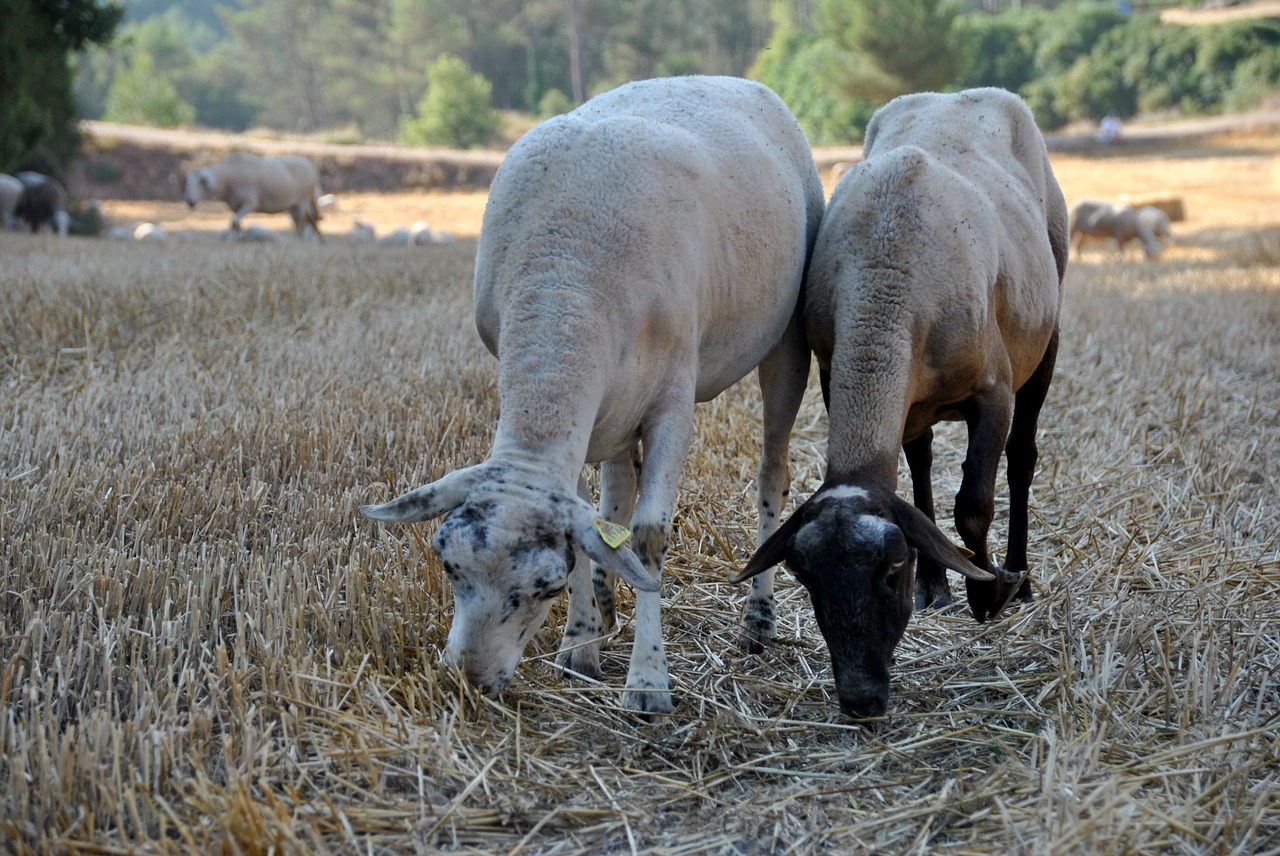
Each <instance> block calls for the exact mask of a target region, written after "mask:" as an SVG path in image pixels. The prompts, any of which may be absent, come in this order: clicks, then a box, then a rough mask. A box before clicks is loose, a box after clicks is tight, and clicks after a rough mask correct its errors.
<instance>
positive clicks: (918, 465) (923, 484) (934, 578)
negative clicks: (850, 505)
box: [902, 428, 951, 609]
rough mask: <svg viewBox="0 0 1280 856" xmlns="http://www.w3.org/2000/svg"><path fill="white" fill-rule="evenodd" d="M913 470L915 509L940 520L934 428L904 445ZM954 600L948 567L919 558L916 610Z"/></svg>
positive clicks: (912, 490) (937, 606)
mask: <svg viewBox="0 0 1280 856" xmlns="http://www.w3.org/2000/svg"><path fill="white" fill-rule="evenodd" d="M902 451H903V452H904V453H905V454H906V457H907V466H908V467H909V468H910V469H911V493H912V498H913V500H914V502H915V506H916V508H918V509H920V510H921V511H923V512H924V513H925V516H926V517H928V518H929V519H930V520H935V521H936V520H937V518H936V517H935V515H934V507H933V429H932V428H928V429H926V430H925V432H924V433H923V434H921V435H920V436H919V437H917V438H915V439H914V440H911V441H910V442H907V443H903V444H902ZM949 603H951V588H950V586H948V585H947V573H946V569H945V568H943V567H942V566H941V565H939V564H938V563H937V562H935V561H934V560H933V559H930V558H929V557H928V556H925V555H923V554H921V555H918V556H917V557H916V609H941V608H942V607H944V606H946V605H947V604H949Z"/></svg>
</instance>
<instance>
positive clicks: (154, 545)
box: [0, 138, 1280, 854]
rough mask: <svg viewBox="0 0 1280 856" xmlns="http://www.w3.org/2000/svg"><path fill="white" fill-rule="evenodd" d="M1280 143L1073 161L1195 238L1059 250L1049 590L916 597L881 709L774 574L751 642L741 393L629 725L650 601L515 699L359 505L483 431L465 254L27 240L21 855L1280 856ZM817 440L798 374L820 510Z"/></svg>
mask: <svg viewBox="0 0 1280 856" xmlns="http://www.w3.org/2000/svg"><path fill="white" fill-rule="evenodd" d="M1278 153H1280V140H1276V139H1266V138H1250V139H1228V140H1220V141H1217V142H1215V143H1213V144H1198V145H1196V146H1194V147H1191V146H1182V147H1179V148H1166V149H1160V148H1147V149H1142V150H1127V151H1124V152H1123V153H1111V154H1110V155H1109V156H1107V157H1085V156H1071V157H1068V156H1055V159H1054V161H1055V167H1056V169H1057V170H1058V174H1059V177H1060V179H1061V181H1062V183H1063V186H1064V189H1065V190H1066V193H1067V196H1068V198H1069V199H1070V198H1072V197H1074V196H1077V195H1080V194H1084V193H1090V194H1099V195H1107V196H1113V195H1115V194H1117V193H1121V192H1130V193H1144V192H1157V191H1158V192H1173V193H1178V194H1181V195H1182V196H1183V197H1184V199H1185V201H1186V205H1187V209H1188V214H1189V219H1188V220H1187V221H1186V222H1184V223H1181V224H1177V229H1178V233H1179V234H1180V235H1181V237H1182V239H1183V243H1182V244H1181V245H1179V246H1177V247H1173V248H1171V249H1170V250H1169V251H1168V252H1167V253H1166V254H1165V257H1164V258H1163V260H1162V261H1159V262H1157V263H1147V262H1144V261H1142V260H1141V259H1140V258H1137V257H1136V255H1132V256H1130V257H1128V258H1125V259H1117V258H1114V257H1112V256H1110V255H1108V254H1105V253H1099V252H1096V251H1095V252H1090V253H1087V254H1086V255H1085V257H1084V258H1083V260H1078V261H1077V260H1073V263H1072V265H1071V267H1070V269H1069V272H1068V280H1067V289H1068V296H1067V300H1066V308H1065V316H1064V323H1063V345H1062V355H1061V358H1060V361H1059V368H1058V375H1057V378H1056V380H1055V383H1054V386H1053V389H1052V391H1051V394H1050V398H1049V402H1048V404H1047V406H1046V409H1045V414H1044V418H1043V420H1042V425H1041V435H1042V444H1041V452H1042V458H1041V467H1040V472H1039V475H1038V478H1037V483H1036V486H1035V490H1034V493H1033V524H1034V531H1033V533H1032V541H1031V551H1032V552H1031V557H1032V567H1033V573H1034V574H1035V584H1036V595H1037V599H1036V602H1035V603H1034V604H1033V605H1032V606H1030V607H1029V608H1024V609H1019V610H1016V611H1014V612H1012V613H1011V614H1008V615H1007V616H1005V617H1003V618H1001V619H1000V620H999V621H996V622H994V623H992V624H989V625H983V626H979V625H977V624H975V623H974V622H973V621H972V620H971V619H970V618H969V617H968V615H967V613H966V610H965V607H964V606H963V604H962V603H958V604H956V605H955V606H953V607H951V608H950V609H948V610H947V611H945V612H943V613H941V614H937V613H930V614H923V615H917V616H915V617H914V618H913V620H912V624H911V627H910V628H909V629H908V631H907V636H906V638H905V640H904V642H903V644H902V646H901V648H900V649H899V653H898V662H897V666H896V672H895V674H894V680H893V686H892V697H891V702H890V711H889V716H888V719H887V721H885V722H884V723H883V724H882V725H881V726H880V727H879V728H878V729H877V730H874V731H869V730H867V729H864V728H862V727H859V726H856V725H852V724H849V723H847V722H846V721H844V720H843V719H842V717H841V716H840V714H839V712H838V708H837V705H836V702H835V698H834V694H833V692H832V684H831V677H830V671H829V663H828V658H827V655H826V651H825V649H824V645H823V642H822V639H821V636H820V635H819V634H818V632H817V630H816V627H815V624H814V622H813V620H812V616H811V612H810V609H809V606H808V604H807V602H806V595H805V593H804V590H803V589H802V588H800V587H798V586H796V585H795V584H794V583H793V582H792V581H791V580H790V579H789V578H787V577H786V575H785V573H784V574H781V575H780V579H781V580H783V582H782V592H781V597H780V604H779V615H780V623H781V628H780V630H781V635H782V638H781V640H780V644H779V645H778V646H777V648H776V649H775V650H774V651H773V652H772V653H771V654H769V655H768V656H766V657H764V658H762V659H759V660H756V659H751V658H748V657H746V656H744V655H742V654H740V653H739V652H738V650H737V648H736V646H735V638H736V629H735V628H736V620H737V613H738V609H739V608H740V605H741V600H742V596H743V591H744V588H743V587H738V586H733V585H730V584H728V583H727V582H726V580H727V578H728V577H729V576H730V575H731V573H732V572H733V571H734V569H735V568H737V567H738V566H739V565H740V564H741V563H742V562H743V561H745V559H746V557H747V555H748V554H749V551H750V548H751V544H752V542H753V534H752V533H753V530H754V525H755V523H754V510H753V508H754V504H753V501H752V493H753V490H752V484H751V482H752V478H753V476H754V470H755V454H756V450H757V446H758V431H759V427H758V414H757V393H756V391H755V388H754V386H753V384H752V382H750V381H747V382H744V383H743V384H740V385H739V386H738V387H736V388H735V389H733V390H731V391H730V392H729V393H728V394H726V395H725V396H722V397H721V398H720V399H719V400H717V401H716V402H714V403H712V404H710V405H707V406H705V407H703V408H702V411H701V416H700V422H699V430H698V436H697V441H696V446H695V448H694V450H693V452H692V455H691V457H690V460H689V464H688V467H687V469H686V473H685V480H684V487H683V494H682V497H681V504H680V507H679V510H678V516H677V531H676V535H675V544H674V547H673V550H672V555H671V557H670V563H669V573H668V577H667V581H666V587H665V596H666V603H667V609H666V612H665V616H664V623H665V628H666V635H667V638H668V640H669V655H670V658H671V664H672V671H673V677H674V686H675V692H676V694H677V695H676V700H677V710H676V713H675V715H673V716H671V717H669V718H666V719H664V720H662V721H660V722H657V723H655V724H651V725H645V724H640V723H637V722H635V721H633V720H632V719H631V718H629V717H628V716H627V715H626V714H625V713H624V712H623V711H621V710H619V709H618V708H617V702H618V689H619V687H620V685H621V683H622V679H623V676H624V674H625V663H626V657H627V654H628V650H629V629H627V628H626V627H624V628H623V630H622V631H621V632H620V634H619V638H618V639H616V640H615V641H614V643H613V644H612V646H611V648H610V650H609V652H608V653H607V656H606V669H607V673H608V677H607V681H606V682H605V683H603V684H595V683H583V682H577V683H571V682H567V681H565V680H562V679H561V678H560V677H559V676H557V674H556V673H555V672H554V670H553V668H552V663H551V660H552V657H553V654H554V650H555V647H556V644H557V641H558V631H557V626H558V623H559V621H560V620H561V619H562V617H563V607H562V606H559V607H557V609H556V610H555V611H554V612H553V614H552V619H551V621H550V622H549V624H548V626H547V627H546V628H544V630H543V631H542V632H541V633H539V635H538V636H537V637H536V639H535V641H534V643H533V645H532V648H531V651H530V652H529V656H528V657H527V659H526V660H525V662H524V664H523V666H522V668H521V669H520V671H519V673H518V676H517V678H516V680H515V681H513V685H512V686H511V688H510V689H509V690H508V691H507V692H506V693H505V694H504V695H503V697H502V698H501V700H499V701H493V700H488V699H484V698H481V697H478V696H477V695H476V694H475V693H474V692H472V691H471V690H470V689H468V688H467V687H465V686H460V685H459V684H458V682H456V681H455V680H454V677H453V676H452V675H451V674H448V673H444V672H441V671H438V670H437V669H436V667H435V665H434V662H435V658H436V655H437V652H438V651H439V649H440V648H441V646H442V644H443V642H444V638H445V635H446V632H447V628H448V622H449V612H450V605H449V604H450V601H449V596H448V590H447V588H446V586H445V583H444V580H443V576H442V573H441V569H440V567H439V564H438V562H437V561H436V559H435V557H434V555H433V554H432V552H431V551H430V549H429V546H428V542H429V536H430V532H431V528H432V527H431V526H427V525H424V526H420V527H417V528H413V529H410V530H404V529H393V528H388V527H384V526H379V525H374V524H372V523H369V522H366V521H363V520H361V519H359V518H358V517H357V515H356V508H357V506H359V505H360V504H361V503H364V502H368V501H371V500H381V499H385V498H387V497H389V496H391V495H393V494H394V493H397V492H399V491H401V490H403V489H405V488H407V487H411V486H415V485H417V484H419V483H421V482H423V481H425V480H427V479H430V478H433V477H436V476H439V475H440V474H442V473H444V472H445V471H447V470H450V469H452V468H455V467H458V466H461V465H464V464H468V463H472V462H475V461H477V460H479V459H481V458H482V457H483V456H484V455H485V454H486V452H487V451H488V443H489V440H490V437H491V426H492V424H493V422H494V419H495V416H496V411H497V407H496V401H495V394H494V369H495V363H494V361H493V360H492V359H491V358H490V357H489V356H488V355H487V353H486V352H484V350H483V349H482V347H481V346H480V344H479V343H478V341H477V338H476V336H475V334H474V332H473V327H472V323H471V320H470V299H469V277H470V272H471V265H472V258H473V254H474V244H473V243H471V242H468V241H462V242H459V243H456V244H452V245H437V246H432V247H429V248H425V249H416V250H410V249H393V248H377V247H360V246H355V245H352V244H350V243H347V242H343V241H340V240H331V241H330V242H328V243H326V244H325V245H324V246H321V247H315V246H304V245H299V244H296V243H293V242H292V241H289V242H282V243H279V244H275V245H222V244H218V243H216V242H214V241H212V240H203V241H201V240H192V241H185V242H180V241H170V242H168V243H136V244H135V243H131V242H110V241H93V240H87V239H71V240H67V241H64V242H57V241H54V240H52V239H47V238H31V237H29V236H17V235H7V234H6V235H0V432H2V433H0V509H2V510H3V514H2V515H0V571H2V573H3V587H2V588H0V851H4V852H53V853H59V852H67V853H77V852H87V853H124V852H155V853H164V852H224V853H238V852H243V853H267V852H285V853H304V852H305V853H310V852H319V853H323V852H344V853H355V852H360V853H413V852H431V851H435V850H437V849H441V850H454V849H457V850H466V849H478V850H483V851H495V852H510V853H517V852H518V853H615V852H629V851H630V852H648V853H666V854H700V853H716V854H720V853H724V854H733V853H809V852H815V851H825V852H850V851H871V850H875V851H880V852H930V851H936V850H941V849H946V850H948V851H955V852H966V851H968V852H980V853H993V852H1013V853H1157V852H1158V853H1205V852H1221V853H1266V852H1271V853H1277V852H1280V761H1278V758H1277V754H1278V746H1280V742H1278V741H1280V718H1278V712H1280V671H1278V670H1280V545H1278V543H1277V534H1278V532H1280V485H1278V479H1280V475H1278V474H1280V353H1278V352H1277V344H1278V343H1280V239H1278V237H1277V236H1278V235H1280V205H1278V204H1277V202H1278V200H1280V186H1278V183H1277V172H1276V168H1275V164H1276V156H1277V154H1278ZM402 201H403V200H402ZM372 204H374V206H375V207H376V202H375V203H372ZM420 204H421V205H423V206H424V207H425V206H427V205H430V204H432V200H429V199H425V198H424V199H423V200H421V202H420ZM157 210H158V209H157ZM124 216H134V215H124ZM217 216H218V219H219V221H220V223H225V220H224V219H222V218H224V217H225V214H223V213H222V212H218V214H217ZM144 219H157V218H155V217H154V216H147V217H144ZM433 225H436V226H437V227H442V226H443V227H446V228H447V225H446V224H442V223H438V222H436V223H433ZM453 228H454V229H456V230H457V231H458V233H459V234H467V232H466V231H465V229H464V228H463V227H462V225H460V224H454V226H453ZM1135 253H1136V251H1135ZM825 431H826V426H825V417H824V415H823V413H822V409H821V406H820V403H819V402H818V399H817V397H816V396H815V395H814V394H813V390H812V389H811V390H810V395H809V397H808V399H807V403H806V406H805V410H804V411H803V412H802V414H801V418H800V420H799V424H798V426H797V431H796V434H795V437H794V445H793V473H794V475H795V477H796V481H795V484H794V491H793V494H794V495H795V496H798V497H804V496H807V495H808V494H809V493H810V492H811V491H812V490H813V489H814V488H815V487H816V486H817V485H818V484H819V482H820V479H821V473H822V454H823V448H824V438H825ZM960 442H961V437H960V435H959V434H958V432H956V431H951V430H948V431H944V432H941V434H940V440H939V443H938V444H937V445H938V446H939V449H938V463H937V469H938V472H937V475H936V482H937V483H938V485H939V489H938V493H939V497H940V504H941V505H942V506H944V508H943V509H940V510H942V511H944V513H945V512H946V508H945V506H947V505H948V504H949V501H948V499H947V498H948V497H949V496H950V495H951V494H952V493H953V492H954V490H955V488H956V487H957V485H958V477H959V460H960V456H961V452H960V447H959V444H960ZM1001 532H1002V523H1001V521H1000V520H998V521H997V534H1001ZM998 552H1000V553H1002V552H1003V551H1002V550H1000V551H998ZM953 588H955V589H957V590H958V589H959V586H958V585H957V583H956V582H955V581H953Z"/></svg>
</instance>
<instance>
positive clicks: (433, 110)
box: [399, 54, 502, 149]
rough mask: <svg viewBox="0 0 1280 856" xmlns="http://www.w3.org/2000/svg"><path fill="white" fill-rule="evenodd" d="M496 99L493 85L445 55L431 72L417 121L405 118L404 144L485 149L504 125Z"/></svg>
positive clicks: (465, 65)
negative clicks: (495, 105) (493, 97)
mask: <svg viewBox="0 0 1280 856" xmlns="http://www.w3.org/2000/svg"><path fill="white" fill-rule="evenodd" d="M492 96H493V85H492V84H490V83H489V81H488V80H485V78H484V76H483V75H480V74H476V73H474V72H472V71H471V69H470V68H468V67H467V64H466V63H464V62H463V61H462V60H461V59H459V58H458V57H456V56H452V55H449V54H445V55H443V56H441V57H439V58H438V59H436V61H435V62H433V63H432V64H431V65H430V66H429V67H428V68H427V91H426V94H424V95H423V96H422V100H421V101H419V102H418V111H417V112H418V115H417V117H413V116H402V117H401V119H400V131H399V136H400V140H401V142H404V143H406V144H408V145H411V146H450V147H453V148H460V149H470V148H476V147H479V146H483V145H485V144H486V143H488V142H490V141H491V140H492V139H493V137H494V135H495V134H497V132H498V129H499V128H500V127H501V124H502V123H501V119H500V118H499V116H498V114H497V112H496V111H495V110H494V109H493V106H492Z"/></svg>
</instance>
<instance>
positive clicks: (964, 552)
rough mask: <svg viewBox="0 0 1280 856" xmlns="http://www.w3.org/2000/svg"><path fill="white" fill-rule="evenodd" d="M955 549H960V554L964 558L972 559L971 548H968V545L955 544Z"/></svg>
mask: <svg viewBox="0 0 1280 856" xmlns="http://www.w3.org/2000/svg"><path fill="white" fill-rule="evenodd" d="M956 549H957V550H959V551H960V555H961V556H964V557H965V558H966V559H972V558H973V551H972V550H970V549H969V548H968V547H966V546H965V545H963V544H957V545H956Z"/></svg>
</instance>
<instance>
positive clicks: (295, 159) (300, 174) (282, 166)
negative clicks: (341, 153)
mask: <svg viewBox="0 0 1280 856" xmlns="http://www.w3.org/2000/svg"><path fill="white" fill-rule="evenodd" d="M214 170H215V172H216V173H217V176H218V184H219V187H220V188H221V189H222V190H223V194H224V195H223V199H224V201H226V203H227V204H228V205H230V206H231V207H232V208H233V209H237V208H239V207H240V206H241V205H243V204H244V203H245V202H247V201H250V200H251V199H254V198H255V197H256V203H257V207H256V210H257V211H259V212H261V213H263V214H279V213H281V212H283V211H289V210H290V209H293V208H294V207H295V206H297V207H301V208H304V209H305V210H307V211H308V212H309V213H310V214H311V215H312V217H313V218H316V219H318V217H319V206H318V205H317V202H316V200H318V199H319V198H320V173H319V172H318V171H317V170H316V167H315V164H313V163H312V162H311V161H309V160H308V159H307V158H304V157H302V156H300V155H283V156H281V157H266V158H264V157H259V156H257V155H253V154H248V153H246V152H235V153H232V154H231V155H228V156H227V158H226V160H224V161H223V162H222V163H220V164H218V165H217V166H216V167H214Z"/></svg>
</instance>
